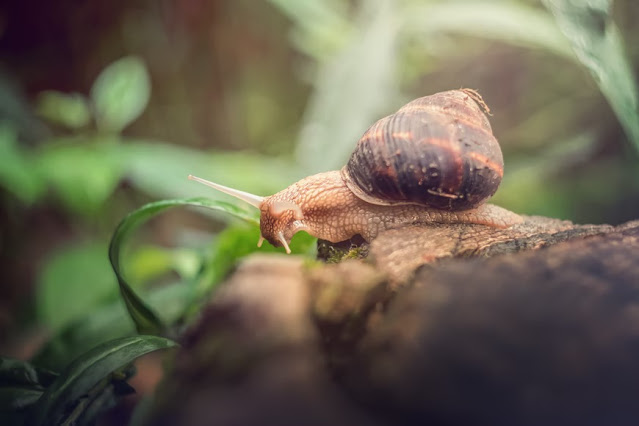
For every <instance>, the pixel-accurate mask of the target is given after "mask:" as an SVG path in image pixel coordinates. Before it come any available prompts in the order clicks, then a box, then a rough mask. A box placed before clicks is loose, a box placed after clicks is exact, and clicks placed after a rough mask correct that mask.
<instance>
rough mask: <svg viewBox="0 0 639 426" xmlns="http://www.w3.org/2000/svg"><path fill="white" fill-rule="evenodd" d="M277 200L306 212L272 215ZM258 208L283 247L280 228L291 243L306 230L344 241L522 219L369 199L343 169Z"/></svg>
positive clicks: (485, 210)
mask: <svg viewBox="0 0 639 426" xmlns="http://www.w3.org/2000/svg"><path fill="white" fill-rule="evenodd" d="M277 202H286V203H290V202H293V203H295V204H296V205H298V206H300V208H301V210H302V214H303V217H302V218H297V219H296V218H295V214H294V212H293V211H292V210H287V211H284V212H283V213H282V214H280V215H273V214H271V208H272V206H273V205H274V204H276V203H277ZM260 210H261V218H260V229H261V233H262V236H263V237H264V238H265V239H266V240H268V241H269V242H270V243H271V244H273V245H274V246H276V247H281V246H282V243H281V242H280V241H279V240H278V235H279V234H280V233H282V235H283V236H284V238H285V239H286V241H287V242H289V241H290V240H291V238H292V237H293V235H294V234H295V233H296V232H298V231H302V230H303V231H306V232H308V233H309V234H311V235H313V236H314V237H317V238H321V239H324V240H328V241H331V242H339V241H344V240H347V239H349V238H351V237H353V236H354V235H356V234H359V235H361V236H362V237H363V238H364V239H365V240H367V241H371V240H372V239H374V238H375V237H376V236H377V235H378V234H379V233H380V232H382V231H384V230H387V229H392V228H398V227H401V226H404V225H409V224H434V223H443V224H446V223H477V224H483V225H488V226H492V227H496V228H507V227H510V226H512V225H515V224H517V223H521V222H522V218H521V217H520V216H519V215H517V214H515V213H512V212H510V211H508V210H506V209H503V208H501V207H498V206H495V205H492V204H482V205H480V206H478V207H476V208H473V209H469V210H459V211H450V210H441V209H435V208H429V207H426V206H422V205H415V204H394V205H376V204H371V203H368V202H366V201H363V200H361V199H359V198H358V197H356V196H355V195H354V194H353V192H352V191H351V190H350V189H349V188H348V187H347V185H346V183H345V182H344V179H343V178H342V175H341V173H340V171H331V172H325V173H319V174H316V175H313V176H309V177H306V178H304V179H302V180H300V181H298V182H296V183H294V184H292V185H291V186H289V187H288V188H286V189H284V190H283V191H281V192H278V193H276V194H274V195H272V196H270V197H267V198H265V200H264V203H263V204H262V206H261V209H260Z"/></svg>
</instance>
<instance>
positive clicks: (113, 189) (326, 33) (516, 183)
mask: <svg viewBox="0 0 639 426" xmlns="http://www.w3.org/2000/svg"><path fill="white" fill-rule="evenodd" d="M265 3H268V4H269V5H270V7H272V8H273V10H276V11H278V12H279V13H281V14H282V16H284V17H285V18H286V19H287V20H288V21H289V24H290V25H289V26H286V28H290V31H289V33H288V36H289V40H290V45H291V46H292V48H293V49H295V50H296V51H297V53H298V54H301V55H302V58H303V59H302V60H301V61H302V65H300V66H299V67H298V68H299V69H298V74H297V75H296V77H297V79H299V80H303V81H305V82H306V83H307V84H308V87H309V90H310V94H309V98H308V100H307V101H306V106H305V108H304V110H303V113H301V114H298V115H296V116H295V119H299V120H300V123H299V124H295V125H292V126H291V129H290V131H289V133H286V132H283V131H282V133H281V134H282V135H284V136H283V138H284V139H290V140H291V141H289V140H284V141H282V145H281V146H282V148H281V149H280V148H277V149H272V150H271V149H266V148H264V147H262V146H260V141H259V140H258V141H248V142H246V145H242V146H238V147H236V148H240V149H234V150H229V149H223V148H220V147H221V146H224V145H222V142H223V141H215V142H216V143H219V144H218V145H216V146H217V148H215V149H210V150H206V151H203V150H202V149H199V148H194V147H192V146H191V147H189V146H185V145H175V144H170V143H166V142H161V141H156V140H145V139H141V138H139V137H135V136H131V135H136V134H139V131H131V132H129V130H130V128H131V126H135V125H136V124H137V123H138V119H139V118H140V117H142V116H143V115H144V114H147V112H148V110H147V106H148V105H149V104H152V103H153V100H152V99H151V87H152V86H153V88H154V93H155V88H156V82H155V81H153V85H152V80H154V79H155V78H159V77H158V76H157V75H156V73H154V72H149V70H147V68H146V65H145V62H144V61H143V60H142V59H141V57H138V56H127V57H124V58H121V59H119V60H116V61H115V62H113V63H112V64H110V65H109V66H107V67H106V68H105V69H104V70H102V72H100V73H99V75H98V76H97V78H96V79H95V81H94V82H93V85H92V86H91V88H90V90H89V96H85V95H83V94H80V93H62V92H58V91H45V92H42V93H41V94H40V95H39V96H38V98H37V104H36V106H35V108H34V110H35V112H36V113H37V114H38V116H39V117H40V118H41V119H43V120H46V121H47V122H48V123H49V124H50V125H51V129H52V132H51V133H50V134H49V137H48V138H47V139H45V140H44V141H43V142H42V143H39V144H27V143H25V142H24V139H25V138H24V136H23V134H24V126H23V125H22V124H21V123H20V120H4V121H2V120H0V187H2V188H3V189H4V191H6V194H7V197H6V198H7V199H8V200H9V202H8V204H10V205H11V206H12V207H11V208H15V210H16V211H18V212H24V211H29V209H33V208H35V209H37V208H42V207H43V206H44V207H47V208H51V206H53V207H52V208H53V209H54V210H55V211H58V212H61V214H63V215H64V216H65V217H68V218H70V220H69V221H70V222H72V223H73V226H71V227H70V228H71V229H70V231H69V232H70V233H72V234H73V235H75V237H74V238H69V239H67V240H66V241H65V244H64V245H59V246H58V248H57V249H56V251H55V252H54V253H52V254H51V255H50V256H48V257H47V259H46V262H45V263H44V265H43V266H42V268H41V269H40V273H39V276H38V280H37V281H38V288H37V291H36V309H35V316H36V318H37V321H39V322H40V323H41V324H44V325H46V327H47V330H48V331H49V332H50V334H51V337H50V339H49V340H48V341H47V342H46V343H45V344H44V346H43V347H42V348H41V350H40V351H39V353H38V354H37V355H36V356H35V357H34V358H33V359H32V360H31V361H32V362H31V363H28V362H22V361H17V360H11V359H2V363H1V364H0V382H1V383H2V386H1V387H0V418H1V419H2V420H7V421H10V422H14V423H16V424H18V423H19V422H23V421H30V422H34V423H35V424H37V423H38V422H40V423H42V422H44V421H50V422H58V423H60V422H67V423H68V424H70V423H73V422H76V423H77V424H90V422H91V421H92V420H93V419H94V418H95V416H96V415H98V414H99V413H100V412H102V411H104V409H106V408H108V407H109V406H111V405H112V404H113V403H115V402H116V401H117V399H118V398H119V397H121V396H123V395H125V394H127V393H128V392H130V391H131V389H130V387H129V386H128V384H127V379H128V378H129V377H130V376H131V375H132V374H133V370H132V369H131V367H130V366H131V363H132V362H133V361H134V359H135V358H137V357H138V356H141V355H143V354H145V353H148V352H149V351H153V350H157V349H162V348H167V347H171V346H173V345H174V343H173V342H172V340H169V339H171V338H175V337H176V336H177V335H178V334H179V330H180V328H181V326H182V325H183V324H184V322H187V321H188V320H189V319H190V318H191V315H193V314H194V313H197V312H198V310H199V309H200V307H201V304H202V303H203V302H202V301H203V300H205V298H206V297H207V296H208V295H209V294H210V293H211V292H212V291H214V289H215V286H216V285H217V284H218V283H219V282H220V281H221V280H222V279H223V278H224V277H225V276H226V274H227V273H228V272H229V271H230V270H231V269H232V268H233V266H234V265H235V264H236V263H237V261H238V260H239V259H241V258H242V257H244V256H246V255H248V254H251V253H253V252H254V251H256V250H257V247H256V242H257V239H258V237H259V229H258V226H257V225H258V222H257V211H247V210H245V209H244V206H238V205H237V204H235V202H233V203H231V202H229V198H228V197H227V196H225V195H221V194H215V193H213V192H208V191H207V193H206V194H207V197H211V198H210V199H209V198H201V195H202V194H203V193H204V192H203V191H205V189H204V188H203V187H201V186H199V185H198V184H195V183H192V182H188V181H187V180H186V177H187V175H188V174H195V175H199V176H202V177H205V178H207V179H212V180H215V181H219V182H221V183H223V184H225V185H228V186H232V187H237V188H240V189H242V190H246V191H250V192H254V193H258V194H270V193H273V192H275V191H277V190H279V189H281V188H283V187H285V186H286V185H288V184H289V183H291V182H293V181H294V180H296V179H298V178H300V177H302V176H306V175H308V174H310V173H313V172H318V171H323V170H329V169H334V168H338V167H340V166H341V165H342V164H344V162H345V159H346V158H347V156H348V155H349V154H350V152H351V150H352V148H353V144H354V141H355V140H357V138H358V137H359V135H360V134H361V133H362V132H363V131H364V130H365V128H366V127H367V126H368V125H370V124H372V123H373V122H374V121H375V120H376V119H378V118H379V117H380V116H382V115H384V114H388V113H392V112H393V111H394V110H395V109H396V108H397V107H399V106H400V105H401V104H402V103H403V102H405V101H406V100H408V99H410V98H413V97H416V96H418V95H421V94H423V93H424V91H434V90H439V87H438V84H441V85H445V84H447V85H448V86H446V88H450V87H449V85H450V81H451V80H447V77H448V76H447V75H446V74H448V72H447V70H448V69H449V68H447V67H450V66H451V65H450V64H449V63H448V62H449V61H450V62H453V63H458V64H461V65H457V66H458V67H459V68H461V69H462V71H463V72H464V76H465V77H463V78H460V77H456V79H453V80H452V81H454V83H452V84H454V86H455V87H459V86H468V85H471V83H469V81H470V82H476V81H484V80H473V78H474V77H475V76H476V75H481V74H482V73H484V74H495V75H498V76H499V72H500V71H499V69H498V67H497V66H496V65H495V64H491V63H490V58H491V56H490V55H491V49H493V51H492V54H493V55H496V54H495V53H494V52H495V51H499V52H501V51H500V49H503V50H505V51H507V52H511V53H510V54H513V55H520V56H521V57H523V58H524V59H525V60H524V63H525V64H526V65H525V66H533V67H534V66H537V65H536V64H537V63H539V62H544V61H547V62H549V63H551V64H552V65H551V67H552V66H555V67H557V66H560V67H562V68H563V69H562V72H563V74H565V75H564V76H563V77H562V76H561V74H562V73H557V72H552V73H550V72H549V73H548V74H545V75H544V78H545V77H548V78H549V80H551V81H548V82H545V84H547V85H548V88H547V90H546V91H545V92H544V91H543V90H538V84H537V83H535V84H532V86H531V87H530V88H529V89H528V91H527V92H525V93H523V94H522V96H521V97H519V98H515V99H509V101H508V103H506V104H502V105H501V108H498V109H495V108H493V110H494V111H495V117H494V118H493V119H492V120H491V121H492V122H497V123H499V120H500V119H501V117H503V116H504V115H506V116H508V114H510V113H511V110H517V109H518V108H520V107H521V108H523V109H525V111H526V114H527V115H526V118H525V119H521V120H515V121H517V124H516V125H513V127H512V128H510V129H506V131H505V132H503V133H502V135H503V136H501V137H500V139H501V141H502V142H505V143H504V149H505V151H506V154H507V156H508V162H507V169H508V170H507V174H506V176H505V180H504V183H503V185H502V188H501V189H500V191H499V193H498V194H497V196H496V198H495V200H496V202H498V203H501V204H504V205H505V206H507V207H510V208H512V209H514V210H517V211H521V212H522V213H537V214H546V215H549V216H558V217H563V218H580V216H579V214H581V213H582V212H584V211H589V210H588V209H584V208H578V207H576V206H584V205H586V206H588V205H593V204H606V205H610V206H611V207H610V209H611V210H614V207H615V206H616V205H618V203H619V200H620V199H623V198H624V197H625V198H632V194H635V195H637V196H639V180H638V179H636V173H637V172H636V170H637V164H636V163H637V162H636V156H634V157H632V156H622V158H615V157H607V158H605V159H603V160H602V159H600V158H597V157H596V156H597V155H600V153H601V152H602V151H604V152H607V151H609V150H614V149H612V148H610V147H609V146H602V145H601V142H600V141H601V139H602V138H604V136H603V133H602V132H603V131H604V130H605V129H604V130H602V129H601V128H599V127H597V125H598V124H599V123H597V122H596V121H597V120H592V119H590V118H589V115H588V114H589V111H588V110H587V106H588V105H592V103H591V104H588V102H585V101H584V99H586V100H588V99H595V100H596V98H597V92H596V90H597V87H598V88H599V90H600V91H601V94H603V96H605V98H606V99H607V101H608V102H609V104H610V105H611V107H612V111H613V112H614V114H615V116H616V117H617V119H618V120H619V123H621V126H622V127H623V129H624V130H625V132H626V134H627V136H628V139H629V140H630V142H631V144H628V146H630V147H632V148H631V149H634V150H635V151H636V152H639V118H638V117H639V114H638V113H637V112H638V111H637V88H636V84H635V80H634V77H633V75H632V61H631V59H629V57H628V56H626V53H625V47H624V43H623V37H622V32H621V31H620V29H619V28H618V27H617V25H616V23H615V21H614V19H613V14H612V2H611V1H606V0H598V1H590V2H575V1H562V0H543V5H545V6H546V9H544V8H543V7H539V5H536V4H534V2H531V1H514V0H512V1H506V0H500V1H493V2H490V3H485V2H483V4H482V3H478V2H472V1H463V0H456V1H446V2H444V1H430V2H423V1H417V0H405V1H403V2H393V1H390V0H362V1H360V2H355V3H352V2H346V1H342V0H312V1H305V2H299V1H294V0H269V1H268V2H265ZM495 46H497V47H495ZM477 52H479V53H477ZM512 52H515V53H512ZM482 55H485V56H486V57H487V58H488V59H486V60H483V57H482ZM176 56H179V55H177V54H176ZM466 57H469V58H470V59H466ZM492 57H495V56H492ZM273 62H276V61H273ZM530 64H535V65H530ZM497 65H501V64H497ZM453 66H455V65H453ZM581 66H583V67H584V68H585V69H586V70H588V72H590V73H591V75H592V76H593V78H594V83H595V84H592V85H591V86H592V87H589V86H588V82H589V81H587V80H579V78H577V76H579V70H580V68H579V67H581ZM482 67H483V68H482ZM487 70H488V71H487ZM151 71H153V69H152V70H151ZM551 71H554V70H551ZM519 72H520V74H521V75H526V72H527V70H520V71H519ZM255 74H256V75H261V73H260V72H256V73H255ZM277 77H278V78H283V79H284V80H286V81H285V83H284V84H282V85H281V87H286V86H287V84H286V83H288V82H289V81H288V80H289V79H290V76H284V77H282V76H277ZM255 78H256V79H257V78H259V77H255ZM241 81H243V82H245V81H244V80H241ZM264 81H267V83H263V81H262V80H260V82H261V83H259V84H263V85H267V84H268V85H270V86H275V87H277V86H276V85H275V84H271V83H272V81H269V80H264ZM431 81H435V83H432V82H431ZM439 81H442V83H438V82H439ZM496 81H497V83H496V84H497V88H496V89H495V88H494V90H492V93H491V90H490V86H488V88H487V89H484V87H479V89H480V91H481V92H482V93H484V94H487V95H488V96H487V97H488V98H489V97H494V98H497V99H499V91H500V90H501V83H502V81H501V80H500V78H499V77H496ZM250 84H255V85H256V86H255V87H257V88H256V89H255V90H252V89H247V91H248V92H251V93H250V94H249V95H246V96H253V98H251V99H249V100H246V99H241V98H240V97H241V95H237V94H235V93H236V92H233V93H234V96H237V98H231V100H227V106H228V105H243V103H242V101H245V103H246V105H248V106H247V107H246V109H247V110H246V111H241V110H240V111H239V112H238V110H235V109H232V111H233V112H232V115H233V117H232V120H230V121H232V122H233V123H234V125H235V127H233V129H235V130H236V131H237V130H238V129H239V128H241V127H242V126H243V125H244V123H248V124H246V125H247V126H248V125H251V126H259V127H260V128H263V129H262V130H261V131H251V130H249V131H247V133H246V134H247V135H249V136H248V137H249V138H250V137H251V135H258V136H255V137H259V135H263V134H265V133H266V134H270V133H277V132H279V131H281V129H275V128H274V127H273V125H272V124H271V123H270V121H271V120H272V119H273V118H274V117H277V114H278V112H282V111H283V110H269V108H274V107H275V106H277V105H276V104H277V100H272V99H271V100H268V102H267V101H265V100H264V99H261V98H260V96H258V94H259V84H258V83H254V82H251V83H250ZM250 84H249V83H247V85H248V87H250V88H254V86H251V85H250ZM515 85H525V84H524V83H522V81H516V82H515ZM553 85H556V87H559V88H560V90H555V86H553ZM0 90H2V87H0ZM273 90H275V89H273ZM582 91H585V94H582V93H581V92H582ZM486 92H488V93H486ZM540 92H544V93H550V95H547V97H544V96H542V95H540V94H539V93H540ZM555 92H556V93H555ZM237 93H241V91H237ZM256 93H257V94H256ZM264 93H271V92H270V91H269V90H264ZM154 97H155V96H154ZM7 99H10V97H7ZM488 102H489V103H491V104H492V102H491V100H490V99H488ZM590 102H592V101H590ZM575 105H577V106H575ZM583 105H585V106H583ZM1 107H2V105H0V109H1ZM580 108H582V109H580ZM15 109H18V107H15ZM596 111H599V112H600V111H601V109H597V110H596ZM243 114H245V115H249V114H256V115H257V116H256V117H252V118H251V119H249V118H244V117H242V116H243ZM300 116H301V117H300ZM169 117H171V118H173V116H172V115H169ZM238 117H239V118H238ZM584 122H585V123H586V124H585V125H584V124H583V123H584ZM146 124H147V126H148V123H146ZM498 125H499V124H498ZM269 126H271V127H269ZM147 128H148V127H147ZM553 128H554V129H558V128H560V129H562V132H561V133H559V134H558V135H557V134H555V135H553V134H552V132H551V130H548V129H553ZM142 129H144V126H142ZM296 132H297V136H295V133H296ZM544 132H546V133H544ZM277 134H280V133H277ZM51 135H53V136H51ZM526 138H528V139H526ZM527 140H530V141H533V142H530V145H527V142H526V141H527ZM278 146H279V145H278ZM227 147H228V146H227ZM247 147H252V148H255V149H252V150H248V149H246V148H247ZM265 152H270V153H271V154H269V155H266V154H265ZM273 152H275V153H276V154H273ZM626 157H630V158H626ZM593 159H597V162H596V164H594V165H593V164H591V163H592V162H593ZM584 165H586V166H587V167H586V166H584ZM565 170H570V172H569V173H566V172H565ZM123 194H128V196H129V197H130V198H129V199H126V195H124V196H123ZM130 194H133V195H130ZM123 199H124V200H125V201H123ZM157 199H160V200H162V201H153V202H150V203H147V204H144V203H145V202H146V201H149V200H157ZM140 200H142V201H140ZM584 200H590V204H588V202H584ZM615 203H617V204H615ZM132 205H134V206H139V205H142V207H139V208H137V209H136V208H135V207H131V206H132ZM16 206H17V207H16ZM175 207H204V208H198V209H197V210H198V211H199V212H202V213H203V214H206V213H211V214H210V215H208V216H206V217H207V219H210V222H211V223H213V225H212V227H220V223H222V224H223V225H224V227H223V229H222V230H218V231H216V232H215V233H213V234H208V233H202V234H198V235H197V236H194V235H193V234H194V233H193V232H190V233H189V232H188V231H184V230H180V231H177V232H176V234H177V237H173V238H172V239H171V242H172V243H174V245H175V246H178V247H171V248H169V247H158V246H157V245H153V244H152V243H148V242H145V243H143V244H136V243H133V244H132V243H130V240H134V241H135V242H138V240H142V238H141V237H142V235H143V234H144V231H145V230H146V227H145V226H144V225H145V224H146V223H147V222H149V221H153V220H154V218H156V217H159V216H160V215H162V214H164V213H165V212H166V211H167V210H169V209H173V208H175ZM129 210H133V211H132V213H130V214H128V215H127V216H126V217H125V218H124V219H122V220H121V222H120V224H119V225H118V226H117V227H116V228H115V231H114V232H113V234H111V232H112V231H113V228H114V224H115V223H117V222H115V221H117V220H119V219H120V218H121V217H122V216H123V212H125V211H129ZM177 210H183V209H177ZM593 210H595V209H593ZM18 214H20V213H18ZM166 216H168V214H167V215H166ZM166 216H163V217H166ZM236 219H240V221H238V220H236ZM165 226H166V225H165ZM172 226H175V223H172ZM140 228H141V232H140V234H142V235H138V234H137V232H136V231H138V230H140ZM78 229H80V231H78ZM198 232H200V231H198ZM109 234H111V235H110V236H111V240H110V244H108V243H107V242H108V238H109ZM78 235H79V236H78ZM155 241H156V239H154V240H153V242H155ZM291 249H292V250H293V252H294V253H296V254H299V255H304V256H308V257H314V254H315V239H313V238H312V237H310V236H309V235H308V234H305V233H300V234H297V235H296V236H295V238H294V239H293V241H292V243H291ZM281 251H282V250H281V249H276V248H274V247H271V246H270V245H268V244H265V245H264V247H262V248H261V249H260V252H280V253H281ZM107 256H108V259H107ZM108 260H110V265H109V262H108ZM111 267H112V269H111ZM112 271H113V272H112ZM118 290H119V292H118ZM5 423H7V422H5ZM7 424H9V423H7Z"/></svg>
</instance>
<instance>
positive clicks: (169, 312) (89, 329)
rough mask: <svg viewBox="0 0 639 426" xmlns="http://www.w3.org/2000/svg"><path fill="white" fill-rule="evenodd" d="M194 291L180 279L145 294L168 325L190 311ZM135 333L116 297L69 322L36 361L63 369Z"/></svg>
mask: <svg viewBox="0 0 639 426" xmlns="http://www.w3.org/2000/svg"><path fill="white" fill-rule="evenodd" d="M192 293H193V289H192V288H191V287H190V286H188V285H187V284H186V283H182V282H179V283H175V284H170V285H164V286H161V287H159V288H153V289H152V290H151V291H150V292H148V293H147V294H146V295H145V301H146V302H147V303H148V304H149V305H150V306H151V308H153V310H154V312H157V313H158V314H159V315H160V318H161V319H162V321H163V322H164V323H165V324H173V323H175V322H176V321H177V320H178V319H180V318H181V317H182V315H183V314H184V312H185V311H186V310H187V307H188V306H189V303H190V302H191V301H192ZM132 335H135V325H134V324H133V322H132V321H131V318H130V317H129V316H128V315H127V311H126V308H125V306H124V303H123V302H122V301H121V300H116V301H114V302H112V303H110V304H108V305H102V306H100V307H98V308H97V309H95V310H94V311H93V312H91V313H90V314H88V315H86V316H85V317H82V318H78V319H77V320H75V321H73V322H72V323H70V324H69V325H68V326H66V327H65V328H64V329H62V330H61V331H60V332H58V333H57V334H56V335H55V336H54V337H53V338H52V339H51V340H49V341H48V342H47V343H46V344H45V346H44V347H43V348H42V349H41V350H40V352H39V353H38V354H37V355H36V356H35V357H34V359H33V362H34V363H36V364H37V365H40V366H43V367H46V368H50V369H53V370H55V371H60V370H62V369H63V368H65V367H66V366H67V365H68V363H69V361H70V360H73V359H75V358H76V357H78V356H80V355H81V354H82V353H84V352H86V351H88V350H89V349H91V348H92V347H95V346H97V345H99V344H101V343H104V342H106V341H109V340H113V339H117V338H120V337H126V336H132Z"/></svg>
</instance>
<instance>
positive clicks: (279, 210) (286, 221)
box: [257, 194, 306, 253]
mask: <svg viewBox="0 0 639 426" xmlns="http://www.w3.org/2000/svg"><path fill="white" fill-rule="evenodd" d="M276 196H277V194H276V195H274V196H272V197H268V198H266V199H265V200H264V202H263V203H262V206H261V207H260V211H261V216H260V233H261V236H260V241H259V242H258V244H257V245H258V247H259V246H261V245H262V241H263V240H267V241H268V242H269V243H271V244H272V245H273V246H275V247H284V248H285V249H286V253H290V252H291V249H290V248H289V246H288V243H290V242H291V238H293V235H295V233H297V232H298V231H301V230H304V229H306V227H305V226H304V223H303V221H302V219H303V218H304V214H303V213H302V209H301V208H300V206H298V205H297V204H295V203H293V202H291V201H286V200H277V199H275V198H276Z"/></svg>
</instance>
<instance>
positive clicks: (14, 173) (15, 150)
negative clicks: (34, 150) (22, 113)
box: [0, 123, 44, 204]
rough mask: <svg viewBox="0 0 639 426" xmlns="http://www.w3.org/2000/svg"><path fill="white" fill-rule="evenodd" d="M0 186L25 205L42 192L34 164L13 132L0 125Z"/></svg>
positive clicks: (41, 183) (40, 180) (8, 126)
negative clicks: (19, 144) (21, 147)
mask: <svg viewBox="0 0 639 426" xmlns="http://www.w3.org/2000/svg"><path fill="white" fill-rule="evenodd" d="M0 185H2V186H3V187H5V188H6V189H7V190H8V191H10V192H11V193H13V194H14V195H15V196H16V197H17V198H19V199H20V200H22V201H23V202H25V203H29V204H30V203H33V202H34V201H35V200H36V199H37V198H38V197H39V196H40V195H41V194H42V193H43V190H44V181H43V180H42V179H40V176H39V175H38V174H37V173H35V172H34V162H33V161H31V158H29V156H27V154H26V152H24V151H23V150H21V149H20V147H19V146H18V141H17V134H16V132H15V130H14V129H13V128H12V126H10V125H9V124H7V123H0Z"/></svg>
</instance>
